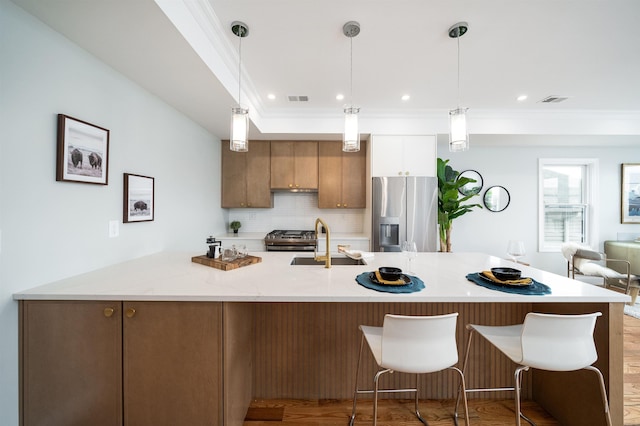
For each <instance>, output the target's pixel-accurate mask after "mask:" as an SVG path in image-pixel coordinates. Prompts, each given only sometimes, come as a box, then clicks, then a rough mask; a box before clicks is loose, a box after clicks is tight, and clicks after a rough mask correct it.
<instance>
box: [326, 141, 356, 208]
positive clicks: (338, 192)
mask: <svg viewBox="0 0 640 426" xmlns="http://www.w3.org/2000/svg"><path fill="white" fill-rule="evenodd" d="M366 147H367V145H366V142H365V141H362V142H361V143H360V151H358V152H343V151H342V142H340V141H323V142H320V143H319V145H318V177H319V179H318V207H319V208H321V209H340V208H351V209H362V208H365V206H366V166H367V164H366V151H367V149H366Z"/></svg>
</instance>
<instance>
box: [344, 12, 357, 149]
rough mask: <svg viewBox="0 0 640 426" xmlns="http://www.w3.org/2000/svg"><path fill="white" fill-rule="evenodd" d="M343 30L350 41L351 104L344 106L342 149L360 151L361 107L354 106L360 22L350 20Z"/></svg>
mask: <svg viewBox="0 0 640 426" xmlns="http://www.w3.org/2000/svg"><path fill="white" fill-rule="evenodd" d="M342 32H343V33H344V35H345V36H347V37H349V42H350V49H351V54H350V65H349V66H350V70H349V84H350V95H349V96H350V100H349V102H350V105H348V106H345V108H344V133H343V134H342V150H343V151H344V152H356V151H360V132H358V113H359V112H360V108H357V107H355V106H353V38H354V37H355V36H357V35H358V34H360V24H359V23H357V22H355V21H349V22H347V23H346V24H344V26H343V27H342Z"/></svg>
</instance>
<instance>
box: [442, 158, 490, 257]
mask: <svg viewBox="0 0 640 426" xmlns="http://www.w3.org/2000/svg"><path fill="white" fill-rule="evenodd" d="M448 162H449V160H443V159H441V158H438V227H439V231H440V251H444V252H450V251H451V225H452V224H453V220H454V219H455V218H457V217H460V216H462V215H463V214H465V213H468V212H470V211H471V210H472V209H473V208H474V207H480V208H482V206H481V205H480V204H462V203H464V202H465V201H468V200H469V199H471V198H472V197H475V196H476V195H477V194H476V193H473V194H469V195H464V196H463V195H462V194H461V193H460V188H461V187H463V186H464V185H466V184H468V183H472V182H475V180H474V179H471V178H467V177H460V178H459V179H458V176H459V175H460V172H457V171H455V170H453V168H452V167H451V166H449V165H448V164H447V163H448Z"/></svg>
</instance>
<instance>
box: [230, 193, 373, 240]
mask: <svg viewBox="0 0 640 426" xmlns="http://www.w3.org/2000/svg"><path fill="white" fill-rule="evenodd" d="M364 212H365V210H364V209H344V210H338V209H335V210H334V209H319V208H318V194H317V193H290V192H276V193H274V194H273V208H272V209H229V210H228V220H229V222H230V221H233V220H239V221H240V222H241V223H242V228H241V231H242V232H264V233H265V234H266V233H267V232H269V231H272V230H274V229H290V230H297V229H313V227H314V224H315V222H316V218H318V217H321V218H322V219H323V220H324V221H325V222H327V224H328V225H329V227H330V228H331V232H345V233H362V232H363V223H364Z"/></svg>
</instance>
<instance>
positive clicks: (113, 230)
mask: <svg viewBox="0 0 640 426" xmlns="http://www.w3.org/2000/svg"><path fill="white" fill-rule="evenodd" d="M118 235H120V229H119V228H118V221H117V220H110V221H109V238H115V237H117V236H118Z"/></svg>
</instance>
